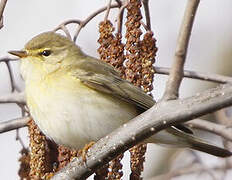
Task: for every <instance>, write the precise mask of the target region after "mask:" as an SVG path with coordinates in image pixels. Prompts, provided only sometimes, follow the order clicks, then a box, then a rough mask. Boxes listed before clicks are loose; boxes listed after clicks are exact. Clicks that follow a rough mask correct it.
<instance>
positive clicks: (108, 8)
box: [104, 0, 112, 21]
mask: <svg viewBox="0 0 232 180" xmlns="http://www.w3.org/2000/svg"><path fill="white" fill-rule="evenodd" d="M111 3H112V0H109V3H108V6H107V9H106V14H105V18H104V21H106V20H107V19H108V17H109V14H110V6H111Z"/></svg>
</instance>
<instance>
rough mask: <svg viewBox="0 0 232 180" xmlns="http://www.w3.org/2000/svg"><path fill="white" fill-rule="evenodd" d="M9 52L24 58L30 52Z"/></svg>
mask: <svg viewBox="0 0 232 180" xmlns="http://www.w3.org/2000/svg"><path fill="white" fill-rule="evenodd" d="M8 53H10V54H12V55H14V56H18V57H20V58H24V57H27V56H28V54H27V52H26V51H8Z"/></svg>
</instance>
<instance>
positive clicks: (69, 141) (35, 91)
mask: <svg viewBox="0 0 232 180" xmlns="http://www.w3.org/2000/svg"><path fill="white" fill-rule="evenodd" d="M75 83H77V82H76V81H75ZM59 85H60V86H59ZM26 93H27V103H28V106H29V109H30V113H31V115H32V117H33V119H34V120H35V122H36V123H37V124H38V126H39V128H40V129H41V130H42V131H43V133H44V134H46V135H47V136H48V137H50V138H51V139H53V140H54V141H55V142H56V143H58V144H63V145H65V146H69V147H72V148H81V147H83V146H84V145H85V144H87V143H89V142H90V141H97V140H98V139H100V138H101V137H103V136H105V135H106V134H108V133H110V132H112V131H113V130H114V129H116V128H118V127H119V126H120V125H122V124H123V123H125V122H127V121H128V120H130V119H132V118H133V117H135V116H136V115H137V110H136V108H135V106H133V105H130V104H128V103H126V102H124V101H122V100H119V99H117V98H113V97H111V96H109V95H106V94H103V93H100V92H97V91H95V90H93V89H90V88H88V87H86V86H85V85H83V84H82V83H81V82H78V84H75V86H70V83H68V84H66V85H65V83H64V84H62V85H61V84H58V85H56V86H55V87H54V86H51V87H50V86H43V85H42V86H39V87H38V86H37V87H36V88H31V89H29V88H28V89H26Z"/></svg>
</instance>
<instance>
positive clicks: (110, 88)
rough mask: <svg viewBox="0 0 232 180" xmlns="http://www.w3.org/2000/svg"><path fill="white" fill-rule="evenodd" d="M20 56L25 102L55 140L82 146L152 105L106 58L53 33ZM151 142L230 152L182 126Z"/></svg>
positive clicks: (223, 154)
mask: <svg viewBox="0 0 232 180" xmlns="http://www.w3.org/2000/svg"><path fill="white" fill-rule="evenodd" d="M9 53H11V54H13V55H16V56H18V57H20V58H21V73H22V76H23V78H24V80H25V92H26V101H27V105H28V108H29V110H30V114H31V116H32V117H33V119H34V120H35V122H36V124H37V125H38V126H39V128H40V129H41V131H42V132H43V133H44V134H45V135H46V136H48V137H49V138H51V139H52V140H54V141H55V142H56V143H57V144H62V145H64V146H67V147H71V148H77V149H81V148H83V147H84V146H85V145H86V144H88V143H89V142H91V141H97V140H99V139H100V138H102V137H104V136H106V135H107V134H108V133H110V132H112V131H113V130H115V129H116V128H118V127H119V126H121V125H123V124H124V123H126V122H128V121H129V120H130V119H132V118H134V117H136V116H137V115H138V114H140V113H141V112H143V111H146V110H147V109H149V108H150V107H152V106H153V105H154V103H155V101H154V100H153V99H152V98H151V97H150V96H149V95H147V94H146V93H144V92H143V90H141V89H140V88H138V87H135V86H134V85H133V84H131V83H130V82H128V81H126V80H123V79H121V78H120V75H119V73H118V72H117V71H116V70H115V69H114V68H113V67H111V66H110V65H108V64H106V63H105V62H103V61H100V60H98V59H95V58H93V57H90V56H88V55H86V54H84V53H83V52H82V51H81V50H80V48H79V47H78V46H76V45H75V44H74V43H73V42H72V41H70V40H69V39H68V38H66V37H64V36H62V35H60V34H56V33H54V32H45V33H42V34H40V35H38V36H36V37H34V38H33V39H31V40H30V41H29V42H28V43H27V44H26V45H25V48H24V49H23V50H22V51H10V52H9ZM150 139H151V142H154V143H159V144H171V145H174V146H178V147H187V148H192V149H195V150H199V151H202V152H206V153H209V154H212V155H215V156H219V157H227V156H230V155H231V152H230V151H228V150H225V149H223V148H219V147H217V146H214V145H212V144H209V143H208V142H206V141H204V140H202V139H200V138H197V137H195V136H194V135H193V134H192V133H191V131H190V130H188V129H187V128H186V127H184V126H183V125H178V126H175V127H174V126H173V127H170V128H168V129H166V130H163V131H161V132H158V133H157V134H155V135H154V136H153V137H152V138H150Z"/></svg>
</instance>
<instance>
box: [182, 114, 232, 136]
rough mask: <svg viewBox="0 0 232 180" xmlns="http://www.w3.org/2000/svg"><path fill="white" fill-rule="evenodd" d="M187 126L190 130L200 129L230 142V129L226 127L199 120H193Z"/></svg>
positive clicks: (231, 134)
mask: <svg viewBox="0 0 232 180" xmlns="http://www.w3.org/2000/svg"><path fill="white" fill-rule="evenodd" d="M187 125H188V126H189V127H191V128H196V129H202V130H205V131H208V132H211V133H214V134H217V135H219V136H221V137H223V138H225V139H227V140H229V141H232V128H229V127H227V126H224V125H221V124H216V123H212V122H209V121H206V120H201V119H194V120H193V121H190V122H188V123H187Z"/></svg>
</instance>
